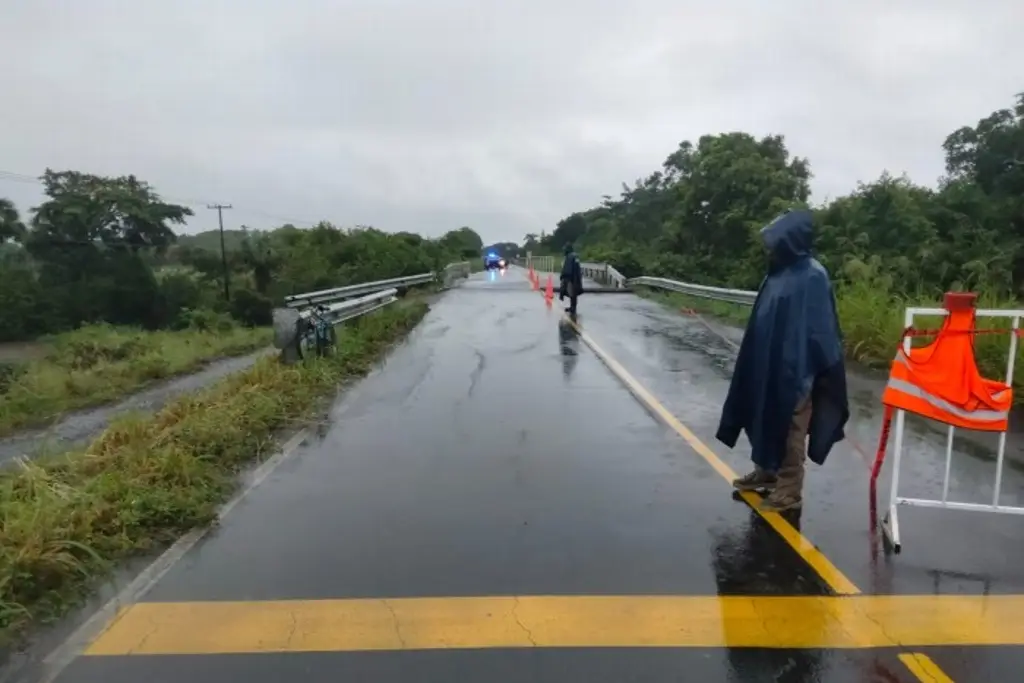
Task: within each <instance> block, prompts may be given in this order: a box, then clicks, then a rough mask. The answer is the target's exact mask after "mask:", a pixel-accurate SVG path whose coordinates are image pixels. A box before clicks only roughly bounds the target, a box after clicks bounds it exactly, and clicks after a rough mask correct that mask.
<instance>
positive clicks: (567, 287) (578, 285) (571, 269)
mask: <svg viewBox="0 0 1024 683" xmlns="http://www.w3.org/2000/svg"><path fill="white" fill-rule="evenodd" d="M562 251H563V253H564V254H565V260H564V261H562V274H561V275H559V281H560V285H559V288H558V300H559V301H564V300H565V297H569V307H568V308H566V309H565V312H566V313H568V314H569V315H576V299H578V298H579V295H580V294H582V293H583V268H582V266H581V265H580V259H579V257H578V256H577V255H576V252H575V251H573V248H572V243H571V242H570V243H568V244H566V245H565V248H564V249H563V250H562Z"/></svg>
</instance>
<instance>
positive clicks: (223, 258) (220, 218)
mask: <svg viewBox="0 0 1024 683" xmlns="http://www.w3.org/2000/svg"><path fill="white" fill-rule="evenodd" d="M206 208H207V209H217V222H218V223H220V264H221V267H222V268H223V269H224V301H231V290H230V289H229V287H228V252H227V250H226V249H225V248H224V209H230V208H231V205H230V204H207V205H206Z"/></svg>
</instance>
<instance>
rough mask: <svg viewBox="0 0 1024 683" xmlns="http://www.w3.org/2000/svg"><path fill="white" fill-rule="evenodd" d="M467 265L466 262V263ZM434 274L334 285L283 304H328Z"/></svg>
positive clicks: (431, 278)
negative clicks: (341, 285) (340, 285)
mask: <svg viewBox="0 0 1024 683" xmlns="http://www.w3.org/2000/svg"><path fill="white" fill-rule="evenodd" d="M467 265H468V264H467ZM436 278H437V276H436V274H435V273H433V272H430V273H420V274H419V275H408V276H406V277H393V278H391V279H390V280H377V281H375V282H363V283H360V284H358V285H346V286H345V287H334V288H332V289H321V290H319V291H316V292H306V293H304V294H293V295H291V296H286V297H285V298H284V303H285V306H287V307H288V308H308V307H310V306H316V305H317V304H328V303H333V302H335V301H343V300H345V299H352V298H355V297H358V296H364V295H366V294H372V293H373V292H380V291H383V290H385V289H392V288H394V289H401V288H402V287H415V286H416V285H425V284H427V283H428V282H433V281H434V280H435V279H436Z"/></svg>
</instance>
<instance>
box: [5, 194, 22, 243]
mask: <svg viewBox="0 0 1024 683" xmlns="http://www.w3.org/2000/svg"><path fill="white" fill-rule="evenodd" d="M24 236H25V224H24V223H22V222H21V218H20V217H19V216H18V210H17V209H16V208H15V206H14V202H12V201H11V200H9V199H2V198H0V244H4V243H5V242H8V241H10V242H20V241H21V240H22V238H23V237H24Z"/></svg>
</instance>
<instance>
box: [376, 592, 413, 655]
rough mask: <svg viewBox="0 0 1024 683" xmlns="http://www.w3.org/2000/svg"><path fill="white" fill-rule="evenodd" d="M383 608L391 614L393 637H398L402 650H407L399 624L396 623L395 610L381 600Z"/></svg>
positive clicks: (388, 603) (396, 615)
mask: <svg viewBox="0 0 1024 683" xmlns="http://www.w3.org/2000/svg"><path fill="white" fill-rule="evenodd" d="M381 603H382V604H383V605H384V607H386V608H387V610H388V612H390V613H391V621H392V623H393V624H394V625H395V635H396V636H398V642H399V643H401V644H402V649H403V650H405V649H408V646H407V645H406V643H405V636H403V635H402V627H401V623H400V622H399V621H398V614H396V613H395V608H394V607H392V605H391V603H390V602H388V601H387V600H381Z"/></svg>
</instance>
